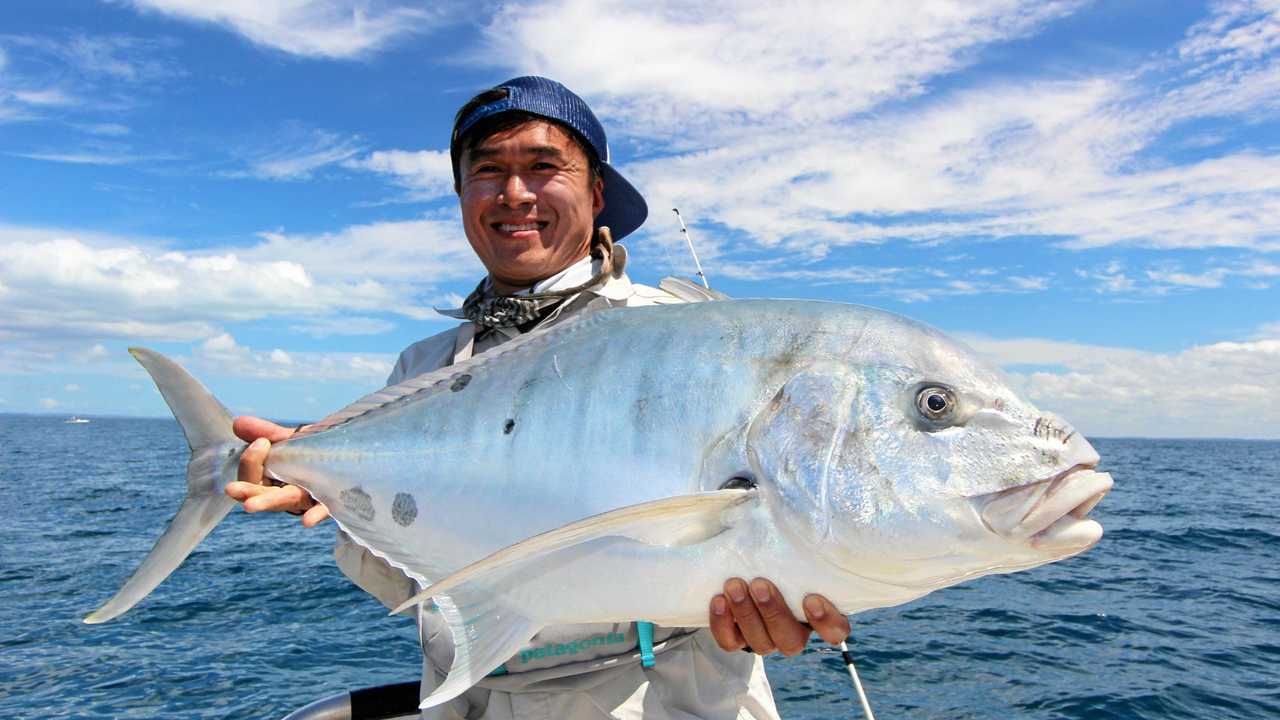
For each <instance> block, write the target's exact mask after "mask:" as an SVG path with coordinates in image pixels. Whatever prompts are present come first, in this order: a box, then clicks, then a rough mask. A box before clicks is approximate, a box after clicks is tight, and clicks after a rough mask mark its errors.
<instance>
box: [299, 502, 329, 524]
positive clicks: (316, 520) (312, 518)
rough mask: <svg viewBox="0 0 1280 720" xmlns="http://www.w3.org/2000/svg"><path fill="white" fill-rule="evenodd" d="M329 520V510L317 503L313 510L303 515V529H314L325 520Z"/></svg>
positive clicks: (312, 507)
mask: <svg viewBox="0 0 1280 720" xmlns="http://www.w3.org/2000/svg"><path fill="white" fill-rule="evenodd" d="M328 519H329V508H327V507H325V506H324V505H321V504H320V503H316V504H315V505H312V506H311V509H310V510H308V511H306V512H305V513H303V514H302V527H309V528H313V527H315V526H317V525H319V524H320V523H322V522H324V521H325V520H328Z"/></svg>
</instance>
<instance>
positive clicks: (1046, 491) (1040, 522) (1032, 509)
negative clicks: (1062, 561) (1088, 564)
mask: <svg viewBox="0 0 1280 720" xmlns="http://www.w3.org/2000/svg"><path fill="white" fill-rule="evenodd" d="M1096 467H1097V465H1096V463H1077V464H1076V465H1072V466H1071V467H1069V468H1067V469H1066V470H1063V471H1062V472H1060V473H1058V474H1056V475H1054V476H1052V477H1049V478H1045V479H1043V480H1037V481H1035V482H1031V483H1026V484H1024V485H1019V486H1017V487H1013V488H1006V489H1004V490H1001V491H998V492H994V493H989V494H987V495H982V496H979V497H977V498H975V500H976V501H977V502H978V504H979V512H978V515H979V517H980V518H981V520H982V524H983V525H984V526H985V527H986V528H987V530H989V531H991V532H992V533H993V534H995V535H997V536H1000V537H1002V538H1005V539H1008V540H1014V541H1026V542H1030V543H1031V544H1032V545H1033V546H1036V547H1040V546H1042V545H1044V546H1049V545H1055V544H1058V542H1057V541H1061V542H1067V543H1070V542H1076V543H1085V545H1084V546H1085V547H1087V546H1088V545H1092V544H1093V543H1095V542H1097V540H1098V538H1100V537H1101V526H1100V525H1098V524H1097V523H1096V522H1095V521H1093V520H1091V519H1089V518H1088V514H1089V512H1090V511H1091V510H1093V508H1094V507H1095V506H1097V504H1098V503H1099V502H1101V501H1102V498H1103V497H1105V496H1106V494H1107V493H1108V492H1109V491H1110V490H1111V486H1112V480H1111V475H1110V474H1108V473H1100V472H1097V471H1096ZM1095 526H1096V530H1094V529H1092V528H1093V527H1095Z"/></svg>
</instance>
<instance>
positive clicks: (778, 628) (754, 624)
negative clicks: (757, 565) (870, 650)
mask: <svg viewBox="0 0 1280 720" xmlns="http://www.w3.org/2000/svg"><path fill="white" fill-rule="evenodd" d="M804 615H805V618H806V619H808V621H809V625H811V626H812V627H813V632H816V633H818V634H819V635H821V636H822V639H823V640H826V641H827V642H829V643H831V644H832V645H838V644H840V643H841V642H844V640H845V639H846V638H848V637H849V620H848V618H846V617H845V616H844V615H843V614H842V613H841V612H840V611H839V610H837V609H836V607H835V606H834V605H832V604H831V603H830V602H829V601H828V600H827V599H826V598H824V597H822V596H821V595H807V596H805V599H804ZM809 632H810V630H809V628H808V627H805V625H804V624H803V623H801V622H800V621H799V620H797V619H796V618H795V617H794V616H793V615H792V614H791V610H789V609H788V608H787V603H786V602H785V601H784V600H783V599H782V594H781V593H779V592H778V588H777V587H775V586H774V584H773V583H771V582H769V581H768V580H765V579H764V578H756V579H755V580H752V581H751V584H750V585H748V584H747V583H746V581H744V580H743V579H742V578H731V579H729V580H727V581H725V584H724V594H722V595H716V596H715V597H713V598H711V634H712V636H714V637H715V639H716V642H717V643H719V645H720V647H721V648H722V649H724V650H741V649H742V648H744V647H749V648H751V652H754V653H756V654H758V655H768V654H769V653H771V652H773V651H775V650H777V651H778V652H780V653H782V654H783V655H786V656H788V657H790V656H792V655H799V654H800V652H801V651H802V650H804V646H805V645H806V644H808V642H809Z"/></svg>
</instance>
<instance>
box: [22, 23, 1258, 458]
mask: <svg viewBox="0 0 1280 720" xmlns="http://www.w3.org/2000/svg"><path fill="white" fill-rule="evenodd" d="M780 5H782V4H779V3H765V2H762V3H751V2H724V3H718V2H708V3H699V4H697V6H696V7H687V6H683V5H681V4H676V3H665V2H646V3H618V2H585V1H581V0H533V1H531V2H522V3H519V4H508V3H458V4H454V5H450V4H447V3H436V4H433V5H432V6H431V7H429V8H428V7H426V6H425V5H424V4H417V3H396V2H389V1H388V2H376V1H373V0H368V1H365V2H353V1H352V0H255V1H252V2H250V1H248V0H244V1H240V2H222V3H207V2H201V1H199V0H131V1H127V0H118V1H114V2H86V1H84V0H79V1H76V2H69V1H68V2H58V1H53V0H39V1H37V0H17V1H16V2H7V3H3V4H2V5H0V412H53V413H61V414H71V413H79V414H123V415H163V414H167V412H166V410H165V408H164V406H163V404H162V401H161V400H160V398H159V397H158V395H157V394H156V393H155V392H154V391H153V390H152V389H151V385H150V383H149V382H148V381H147V380H146V378H145V375H144V374H143V373H142V371H141V370H140V369H139V368H138V367H136V365H134V364H133V361H132V360H131V359H130V358H129V356H128V355H127V353H126V352H125V348H126V347H128V346H130V345H145V346H148V347H152V348H155V349H158V350H160V351H162V352H166V353H171V354H173V355H174V356H175V357H176V358H177V359H179V361H181V362H183V363H185V364H187V365H188V367H189V368H190V369H191V370H192V371H193V372H195V373H196V374H197V376H199V377H201V378H202V379H203V380H204V381H205V382H206V383H207V384H208V385H209V386H210V387H211V388H212V389H213V390H214V391H215V393H216V394H217V395H218V396H219V397H220V398H221V399H222V400H223V401H224V403H226V404H227V405H228V406H229V407H230V408H231V409H232V410H233V411H236V412H253V413H258V414H263V415H267V416H272V417H283V418H293V419H314V418H318V417H320V416H322V415H323V414H325V413H326V412H327V411H330V410H332V409H335V408H336V407H338V406H340V405H341V404H342V403H344V402H346V401H348V400H350V399H352V398H353V397H355V396H357V395H358V394H360V393H362V392H365V391H368V390H370V389H374V388H376V387H378V386H379V385H380V384H381V381H382V379H383V378H384V377H385V375H386V372H387V371H388V370H389V368H390V365H391V363H392V362H393V360H394V358H395V355H396V353H397V352H398V351H399V350H400V349H401V348H402V347H404V346H405V345H407V344H409V343H410V342H413V341H414V340H416V339H419V338H421V337H425V336H426V335H429V334H433V333H435V332H438V331H440V330H442V329H444V328H446V327H447V326H448V325H447V323H448V322H449V321H447V320H444V319H442V318H440V317H439V316H437V315H435V313H434V312H433V310H432V308H433V307H436V306H449V305H451V304H454V303H456V302H458V301H459V299H460V297H461V296H462V295H465V294H466V293H467V291H468V290H469V289H470V288H471V287H472V286H473V285H474V283H475V282H476V281H477V280H478V279H479V277H480V274H481V272H482V270H481V268H480V266H479V264H478V263H477V262H476V261H475V259H474V258H473V257H472V256H471V254H470V252H469V249H468V247H467V245H466V241H465V238H464V237H463V235H462V232H461V229H460V226H459V224H458V221H457V209H456V200H455V199H454V197H453V196H452V191H451V186H450V176H449V166H448V160H447V154H446V150H447V139H448V132H449V126H450V121H451V119H452V116H453V113H454V111H455V110H456V108H457V107H458V106H459V105H460V104H461V103H462V102H464V101H465V100H466V99H467V98H468V97H470V95H472V94H473V93H474V92H476V91H478V90H480V89H483V88H484V87H487V86H489V85H492V84H494V83H496V82H499V81H501V80H503V79H505V78H507V77H511V76H514V75H517V74H525V73H539V74H545V75H548V76H551V77H554V78H557V79H559V80H561V81H562V82H565V83H566V84H568V85H569V86H570V87H572V88H574V89H575V90H576V91H577V92H579V93H580V94H582V95H583V96H584V97H586V98H587V100H588V101H589V102H590V103H591V104H592V105H593V107H594V108H595V109H596V110H597V114H599V115H600V116H601V118H602V120H603V121H604V123H605V125H606V128H607V129H608V131H609V133H610V143H611V149H612V152H613V154H614V161H615V164H616V165H618V166H619V167H620V168H621V169H622V170H623V172H624V173H625V174H626V175H628V177H630V178H631V179H632V180H633V181H634V182H635V183H636V184H637V186H638V187H640V188H641V190H642V191H643V192H644V193H645V194H646V196H647V197H648V199H649V203H650V207H651V209H652V212H651V216H650V218H649V221H648V222H647V223H646V225H645V226H644V227H643V228H642V229H641V230H640V231H639V232H638V233H636V234H635V235H633V236H632V237H631V238H629V239H628V241H627V244H628V246H629V248H630V249H631V255H632V262H631V264H630V268H631V272H632V274H633V276H634V277H635V278H636V279H638V280H640V281H645V282H650V283H656V281H657V280H658V278H660V277H662V276H664V275H668V274H689V273H691V272H692V263H691V261H690V260H689V258H688V254H687V251H685V250H684V249H683V246H682V244H681V243H682V240H681V237H680V235H679V228H678V226H677V224H676V223H675V219H674V216H673V215H672V214H671V213H670V212H669V208H670V207H672V206H673V205H678V206H679V207H680V208H681V210H682V212H683V213H684V215H685V218H686V220H688V221H689V222H690V227H691V232H692V233H693V236H694V238H695V240H696V242H697V243H698V249H699V253H700V254H701V256H702V258H703V261H704V264H705V265H706V269H707V273H708V275H709V277H710V279H711V280H712V283H713V285H714V286H716V287H718V288H719V289H721V290H724V291H726V292H728V293H730V294H731V295H735V296H743V297H747V296H755V297H760V296H765V297H805V298H822V299H830V300H840V301H849V302H859V303H864V304H869V305H874V306H878V307H883V308H886V309H890V310H893V311H896V312H901V313H904V314H907V315H910V316H912V317H916V318H919V319H921V320H924V321H926V322H929V323H932V324H934V325H937V326H938V327H940V328H942V329H944V330H946V331H948V332H950V333H953V334H955V335H957V336H959V337H961V338H962V339H964V340H965V341H967V342H968V343H970V344H971V345H972V346H974V347H975V348H976V349H978V350H979V351H980V352H983V353H985V354H987V355H989V356H990V357H992V358H993V359H994V360H995V361H996V362H998V363H999V364H1001V365H1002V366H1004V367H1005V368H1006V369H1007V370H1008V371H1009V373H1010V375H1011V377H1012V378H1013V380H1014V381H1015V382H1016V383H1018V384H1019V385H1020V386H1021V387H1022V388H1023V389H1024V390H1025V391H1026V392H1027V393H1028V394H1029V395H1030V396H1031V397H1032V398H1033V399H1034V400H1035V401H1036V402H1037V403H1038V404H1040V405H1041V406H1043V407H1046V408H1049V409H1054V410H1056V411H1058V412H1060V413H1061V414H1063V415H1064V416H1066V417H1068V418H1069V419H1071V420H1072V421H1074V422H1075V423H1076V424H1077V425H1078V426H1079V427H1080V428H1081V429H1082V430H1084V431H1085V432H1087V433H1092V434H1098V435H1143V436H1234V437H1270V438H1275V437H1280V430H1278V429H1277V428H1280V401H1278V398H1280V291H1278V290H1277V285H1280V3H1277V2H1276V1H1275V0H1252V1H1248V0H1238V1H1231V2H1210V3H1191V2H1170V3H1154V2H1124V1H1116V2H1106V3H1102V2H1099V3H1088V2H1044V1H1038V2H1018V1H1017V0H975V1H972V2H955V3H945V2H935V3H926V4H920V5H918V6H917V5H913V6H910V7H909V6H908V4H906V3H885V4H875V3H843V2H832V3H824V2H812V3H801V4H800V7H793V6H788V7H785V8H780V7H779V6H780Z"/></svg>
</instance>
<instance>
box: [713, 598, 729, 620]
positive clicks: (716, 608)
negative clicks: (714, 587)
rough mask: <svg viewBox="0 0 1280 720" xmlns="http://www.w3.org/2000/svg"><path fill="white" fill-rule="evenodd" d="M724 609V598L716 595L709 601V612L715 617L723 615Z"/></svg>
mask: <svg viewBox="0 0 1280 720" xmlns="http://www.w3.org/2000/svg"><path fill="white" fill-rule="evenodd" d="M725 609H726V608H725V604H724V598H722V597H720V596H719V595H717V596H715V597H714V598H712V599H711V612H713V613H715V614H716V615H723V614H724V611H725Z"/></svg>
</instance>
